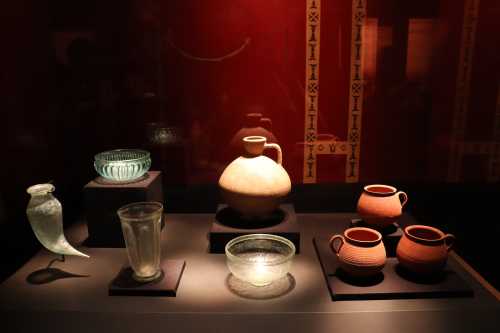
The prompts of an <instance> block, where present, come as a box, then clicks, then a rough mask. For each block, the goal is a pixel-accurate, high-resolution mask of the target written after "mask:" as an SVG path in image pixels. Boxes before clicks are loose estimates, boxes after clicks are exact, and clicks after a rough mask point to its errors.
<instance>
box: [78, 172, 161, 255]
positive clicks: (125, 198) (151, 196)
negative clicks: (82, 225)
mask: <svg viewBox="0 0 500 333" xmlns="http://www.w3.org/2000/svg"><path fill="white" fill-rule="evenodd" d="M146 175H147V176H146V177H144V178H142V179H140V180H139V181H137V182H134V183H127V184H111V183H105V182H102V181H100V180H99V179H100V177H98V178H96V179H94V180H92V181H91V182H89V183H88V184H87V185H85V187H84V188H83V192H84V211H85V218H86V221H87V227H88V233H89V237H88V239H87V240H86V241H85V245H86V246H90V247H125V241H124V240H123V234H122V229H121V225H120V219H119V218H118V215H117V214H116V211H117V210H118V208H120V207H122V206H124V205H126V204H129V203H132V202H139V201H157V202H161V203H163V191H162V181H161V172H160V171H149V172H148V173H147V174H146ZM161 223H162V228H163V226H164V221H163V219H162V222H161Z"/></svg>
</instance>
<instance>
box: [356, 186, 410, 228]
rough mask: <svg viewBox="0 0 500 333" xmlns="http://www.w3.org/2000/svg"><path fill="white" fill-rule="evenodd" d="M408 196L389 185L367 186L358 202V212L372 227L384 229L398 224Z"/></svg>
mask: <svg viewBox="0 0 500 333" xmlns="http://www.w3.org/2000/svg"><path fill="white" fill-rule="evenodd" d="M407 201H408V196H407V195H406V193H405V192H402V191H399V192H398V190H397V189H396V188H395V187H392V186H388V185H380V184H375V185H367V186H365V187H364V191H363V193H361V196H360V197H359V200H358V206H357V211H358V214H359V215H360V216H361V218H362V219H363V221H365V222H366V223H367V224H368V225H369V226H370V227H374V228H377V229H384V228H386V227H388V226H390V225H391V224H392V223H394V222H396V221H397V220H398V218H399V217H400V216H401V214H402V210H403V207H404V205H405V204H406V202H407Z"/></svg>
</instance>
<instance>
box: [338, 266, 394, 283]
mask: <svg viewBox="0 0 500 333" xmlns="http://www.w3.org/2000/svg"><path fill="white" fill-rule="evenodd" d="M335 276H337V277H338V278H339V280H341V281H342V282H345V283H347V284H350V285H353V286H357V287H371V286H376V285H377V284H380V283H382V282H383V281H384V273H382V272H380V273H377V274H375V275H373V276H365V277H355V276H352V275H349V274H348V273H347V272H345V271H344V270H343V269H342V268H338V269H337V270H336V271H335Z"/></svg>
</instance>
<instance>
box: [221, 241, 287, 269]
mask: <svg viewBox="0 0 500 333" xmlns="http://www.w3.org/2000/svg"><path fill="white" fill-rule="evenodd" d="M251 240H269V241H275V242H278V243H282V244H285V245H287V246H288V247H289V248H290V253H288V254H287V255H286V256H285V257H283V258H280V259H277V260H274V261H268V262H262V263H259V264H260V265H264V266H275V265H280V264H282V263H284V262H286V261H288V260H290V259H291V258H292V257H293V256H294V255H295V245H294V244H293V243H292V242H291V241H290V240H288V239H286V238H284V237H281V236H276V235H271V234H249V235H244V236H239V237H236V238H233V239H231V240H230V241H229V242H228V243H227V244H226V247H225V252H226V257H227V258H228V259H230V260H234V261H237V262H240V263H246V264H252V262H251V261H249V260H247V259H243V258H241V257H238V256H237V255H235V254H233V253H232V252H231V247H232V246H233V245H236V244H238V243H242V242H246V241H251Z"/></svg>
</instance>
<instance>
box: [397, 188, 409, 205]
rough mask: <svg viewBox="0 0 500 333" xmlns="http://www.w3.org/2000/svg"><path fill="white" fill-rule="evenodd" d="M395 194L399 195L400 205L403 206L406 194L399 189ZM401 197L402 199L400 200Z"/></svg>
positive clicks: (406, 197)
mask: <svg viewBox="0 0 500 333" xmlns="http://www.w3.org/2000/svg"><path fill="white" fill-rule="evenodd" d="M396 194H397V196H398V197H399V200H400V201H401V207H404V206H405V205H406V203H407V202H408V194H406V193H405V192H403V191H399V192H398V193H396ZM401 197H403V200H401Z"/></svg>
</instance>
